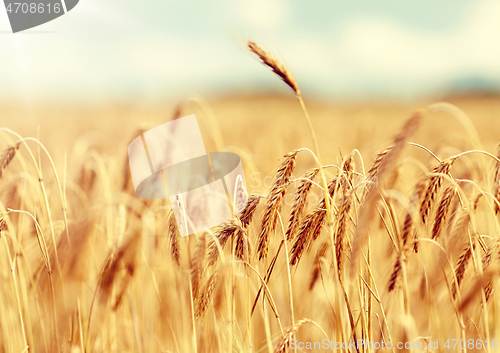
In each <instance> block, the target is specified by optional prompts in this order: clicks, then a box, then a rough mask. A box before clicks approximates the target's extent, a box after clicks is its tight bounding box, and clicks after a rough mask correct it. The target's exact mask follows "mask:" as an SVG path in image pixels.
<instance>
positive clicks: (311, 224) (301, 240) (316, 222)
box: [290, 179, 337, 266]
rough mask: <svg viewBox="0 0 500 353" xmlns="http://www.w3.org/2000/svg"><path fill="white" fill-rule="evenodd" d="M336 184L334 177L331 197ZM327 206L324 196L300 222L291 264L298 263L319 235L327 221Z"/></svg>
mask: <svg viewBox="0 0 500 353" xmlns="http://www.w3.org/2000/svg"><path fill="white" fill-rule="evenodd" d="M336 186H337V179H333V180H332V181H331V182H330V183H329V184H328V191H329V193H330V197H333V195H334V193H335V188H336ZM325 207H326V204H325V199H324V198H323V199H322V200H321V202H320V204H319V206H318V207H316V209H315V210H314V211H312V212H311V213H309V214H308V215H307V216H306V217H304V219H303V220H302V221H301V222H300V226H299V228H298V230H297V234H298V235H297V237H296V239H295V243H294V244H293V245H292V248H291V249H290V265H292V266H293V265H295V264H297V263H298V261H299V260H300V258H301V256H302V253H303V252H304V250H305V249H306V248H309V246H310V244H311V242H312V241H313V240H316V239H317V238H318V237H319V235H320V233H321V229H322V227H323V224H324V223H325V217H326V209H325Z"/></svg>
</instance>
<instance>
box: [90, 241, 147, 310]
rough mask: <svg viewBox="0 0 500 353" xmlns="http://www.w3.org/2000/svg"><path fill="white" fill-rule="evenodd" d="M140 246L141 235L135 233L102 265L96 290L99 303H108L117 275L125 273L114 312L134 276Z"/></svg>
mask: <svg viewBox="0 0 500 353" xmlns="http://www.w3.org/2000/svg"><path fill="white" fill-rule="evenodd" d="M140 245H141V235H140V233H139V232H137V233H135V234H134V235H133V236H131V237H130V239H128V241H127V242H126V243H125V244H123V245H122V246H121V247H120V248H119V249H118V251H116V252H115V251H112V252H111V253H110V254H109V256H108V258H107V260H106V261H105V263H104V266H103V269H102V272H101V277H100V279H99V283H98V288H99V292H100V297H101V302H102V303H105V302H107V301H108V299H109V297H110V296H111V293H112V290H113V283H115V281H116V278H117V275H118V274H119V273H121V270H122V269H125V270H126V272H125V274H124V277H123V281H122V284H121V286H120V292H119V293H118V295H117V296H116V300H115V304H114V307H113V309H114V310H116V308H117V307H118V305H119V304H120V302H121V298H122V296H123V294H124V293H125V290H126V287H127V284H128V283H129V280H130V278H131V277H133V276H134V273H135V267H136V256H137V253H138V251H139V247H140Z"/></svg>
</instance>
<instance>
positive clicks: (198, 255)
mask: <svg viewBox="0 0 500 353" xmlns="http://www.w3.org/2000/svg"><path fill="white" fill-rule="evenodd" d="M206 250H207V239H206V235H205V234H203V235H202V236H200V237H199V238H198V241H197V242H196V246H195V249H194V255H193V257H192V259H191V266H190V267H191V286H192V289H193V298H197V297H198V292H199V289H200V282H201V277H202V275H203V270H204V265H205V255H206Z"/></svg>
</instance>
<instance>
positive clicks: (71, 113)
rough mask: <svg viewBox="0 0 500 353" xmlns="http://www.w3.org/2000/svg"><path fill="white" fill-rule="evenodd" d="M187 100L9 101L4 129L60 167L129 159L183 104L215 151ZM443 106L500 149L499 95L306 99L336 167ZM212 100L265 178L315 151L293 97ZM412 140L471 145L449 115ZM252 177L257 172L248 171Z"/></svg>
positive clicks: (203, 121)
mask: <svg viewBox="0 0 500 353" xmlns="http://www.w3.org/2000/svg"><path fill="white" fill-rule="evenodd" d="M188 98H189V96H188V97H186V99H185V100H179V101H176V102H174V101H172V102H165V103H161V104H159V103H156V104H145V103H143V104H137V103H135V102H133V101H132V102H128V103H123V102H122V103H116V104H100V105H99V104H88V105H84V104H82V103H80V104H73V105H69V104H68V105H65V104H51V105H43V104H42V105H40V106H36V107H33V108H29V109H27V108H26V107H25V106H20V105H10V106H9V105H5V104H4V105H3V106H2V107H0V125H1V126H4V127H8V128H10V129H12V130H14V131H16V132H18V133H20V134H21V135H23V136H33V137H37V136H39V137H40V139H41V140H42V141H43V142H44V144H45V145H46V146H47V148H48V149H49V151H50V153H51V155H52V157H53V158H54V160H55V161H56V162H57V163H56V165H58V166H62V165H63V160H64V153H67V155H68V161H69V165H70V166H71V160H72V156H75V154H76V155H79V154H81V153H85V152H86V151H87V149H88V148H92V149H95V150H97V151H99V152H101V153H105V154H107V155H109V156H111V157H112V158H119V159H120V160H121V159H122V158H123V159H124V158H125V156H126V151H127V147H128V143H129V142H130V141H131V140H132V139H133V138H135V136H134V133H135V132H136V131H137V129H138V128H141V127H145V128H152V127H155V126H157V125H160V124H162V123H164V122H167V121H169V120H170V119H172V118H173V115H174V113H175V111H176V109H177V107H178V106H179V104H180V105H182V107H183V108H182V110H181V114H182V116H186V115H189V114H196V116H197V119H198V123H199V125H200V128H201V131H202V135H203V139H204V143H205V146H206V148H207V150H208V151H215V150H216V146H215V142H214V136H213V131H212V130H211V128H210V126H209V123H208V120H207V117H206V112H205V111H204V110H203V109H202V108H200V106H199V105H198V104H197V103H196V102H193V101H190V100H189V99H188ZM439 101H444V102H449V103H451V104H454V105H456V106H457V107H458V108H460V109H462V110H463V111H464V113H465V114H467V116H468V117H469V118H470V119H471V121H472V123H473V124H474V126H475V127H476V129H477V131H478V134H479V136H480V138H481V141H482V142H483V144H484V147H485V149H487V150H489V151H494V149H495V146H496V144H497V143H498V140H499V136H500V96H495V95H483V96H476V95H470V96H469V97H467V96H462V97H436V99H435V100H432V99H429V100H422V99H420V100H415V101H413V102H398V101H392V102H391V101H387V100H386V101H381V102H377V101H373V100H371V101H366V102H364V103H362V102H350V103H349V102H345V101H340V102H338V101H336V100H335V99H329V100H327V99H318V98H316V99H315V98H311V99H308V98H307V95H306V104H307V106H308V109H309V111H310V114H311V117H312V120H313V125H314V128H315V130H316V134H317V136H318V140H319V145H320V147H321V149H322V155H324V158H325V160H328V161H331V162H337V160H338V159H339V158H340V152H339V151H341V152H342V153H343V154H344V155H345V154H346V153H350V151H352V150H353V149H354V148H357V149H358V150H360V152H361V153H362V155H363V156H364V157H365V158H367V159H368V160H371V159H372V158H373V157H374V156H375V154H376V153H377V152H378V151H380V150H381V149H383V148H385V147H386V146H387V145H388V144H389V143H390V141H391V139H392V137H393V136H394V133H395V132H396V131H397V129H398V128H399V127H400V126H401V125H402V124H403V122H404V121H405V120H406V119H407V118H408V117H409V116H410V115H411V114H412V112H414V111H415V110H416V109H418V108H420V107H423V106H425V105H426V104H431V103H435V102H439ZM184 102H185V103H184ZM206 102H207V103H208V105H209V106H210V107H211V109H213V113H214V114H215V117H216V119H217V121H218V123H219V127H220V130H221V133H222V136H223V139H224V143H225V144H226V145H229V146H236V147H238V148H241V149H242V150H243V151H245V152H247V153H248V154H249V156H251V159H252V160H253V162H254V163H255V166H256V167H257V169H258V171H259V173H261V174H262V178H264V177H265V176H266V175H272V173H273V172H274V169H275V167H276V165H277V163H278V161H279V160H280V159H281V157H282V156H283V155H284V154H286V153H287V152H289V151H291V150H294V149H297V148H301V147H309V148H312V141H311V138H310V136H309V134H308V132H307V125H306V123H305V122H304V119H303V116H302V112H301V110H300V106H299V104H298V103H297V102H296V100H295V99H294V97H293V96H292V95H291V94H290V95H273V94H260V95H246V96H244V95H231V96H229V95H228V96H213V97H206ZM414 139H415V142H425V143H426V146H427V147H428V148H430V149H431V150H433V151H438V150H439V148H440V146H450V145H452V146H453V145H455V146H462V147H463V148H467V146H469V147H470V144H469V143H468V135H467V131H466V130H465V129H464V127H463V126H462V125H461V124H460V123H459V121H458V120H456V119H455V118H454V117H453V116H452V115H450V114H447V113H445V112H437V113H433V114H432V115H431V116H430V118H429V120H427V122H426V124H425V125H424V126H423V128H422V130H421V131H420V132H419V135H417V137H415V138H414ZM79 157H82V156H79ZM79 161H80V160H78V162H79ZM78 162H77V163H78ZM303 163H304V167H312V166H313V162H312V160H310V159H308V158H304V160H303ZM69 169H70V170H71V169H72V168H69ZM247 172H248V173H250V172H251V171H250V170H248V168H247ZM247 177H248V176H247ZM254 184H255V183H254Z"/></svg>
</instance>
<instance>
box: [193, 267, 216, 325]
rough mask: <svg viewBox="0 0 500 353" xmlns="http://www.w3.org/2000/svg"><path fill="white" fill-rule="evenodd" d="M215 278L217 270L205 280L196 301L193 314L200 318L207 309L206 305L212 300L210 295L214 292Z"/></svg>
mask: <svg viewBox="0 0 500 353" xmlns="http://www.w3.org/2000/svg"><path fill="white" fill-rule="evenodd" d="M216 280H217V272H214V273H213V274H212V275H211V276H210V277H209V278H208V280H207V282H206V283H205V285H204V286H203V288H202V290H201V292H200V296H199V297H198V300H197V301H196V310H195V316H196V318H201V317H203V315H204V314H205V312H206V311H207V308H208V305H209V304H210V302H211V301H212V297H213V294H214V288H215V282H216Z"/></svg>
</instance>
